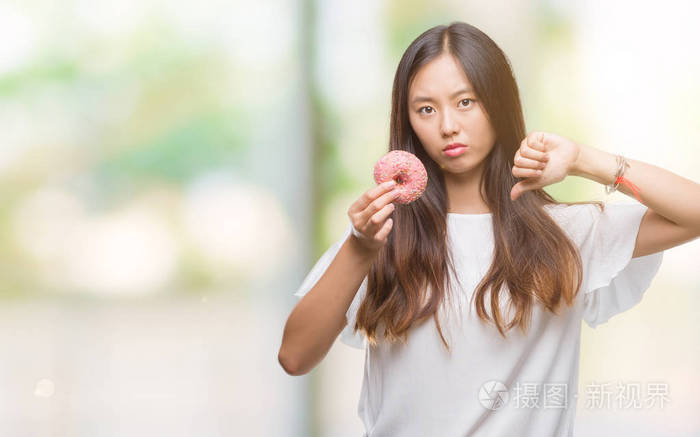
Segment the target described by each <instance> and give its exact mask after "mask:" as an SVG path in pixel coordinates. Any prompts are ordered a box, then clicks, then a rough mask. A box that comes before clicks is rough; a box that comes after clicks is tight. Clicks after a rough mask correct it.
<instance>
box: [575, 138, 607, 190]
mask: <svg viewBox="0 0 700 437" xmlns="http://www.w3.org/2000/svg"><path fill="white" fill-rule="evenodd" d="M578 146H579V153H578V156H577V157H576V160H575V161H574V163H573V164H572V166H571V169H570V170H569V174H570V175H573V176H580V177H584V178H586V179H590V180H592V181H596V182H598V183H601V184H603V185H608V184H612V183H613V182H615V174H616V172H617V160H616V158H615V155H613V154H612V153H608V152H606V151H604V150H600V149H596V148H594V147H591V146H586V145H584V144H579V145H578Z"/></svg>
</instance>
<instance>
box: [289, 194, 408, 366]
mask: <svg viewBox="0 0 700 437" xmlns="http://www.w3.org/2000/svg"><path fill="white" fill-rule="evenodd" d="M397 194H398V191H397V190H393V185H392V184H382V185H378V186H376V187H373V188H371V189H369V190H367V191H366V192H365V193H364V194H363V195H362V196H361V197H360V198H359V199H358V200H357V201H355V203H353V204H352V206H351V207H350V209H349V210H348V216H349V217H350V220H351V222H352V223H353V226H354V227H355V229H357V230H358V232H359V236H356V235H355V234H350V235H349V236H348V238H347V239H346V240H345V242H344V243H343V245H342V246H341V247H340V249H339V250H338V253H337V254H336V256H335V258H333V261H332V262H331V263H330V265H329V266H328V268H327V269H326V271H325V272H324V273H323V275H322V276H321V277H320V278H319V280H318V282H317V283H316V285H314V287H313V288H311V290H309V291H308V293H306V294H305V295H304V296H303V297H302V298H301V300H300V301H299V302H297V304H296V306H295V307H294V309H293V310H292V313H291V314H290V315H289V318H288V319H287V323H286V324H285V326H284V332H283V334H282V345H281V346H280V351H279V355H278V360H279V362H280V365H282V367H283V368H284V370H285V371H286V372H287V373H288V374H290V375H303V374H305V373H307V372H309V371H310V370H311V369H313V368H314V367H315V366H316V365H317V364H318V363H319V362H320V361H321V360H322V359H323V358H324V357H325V356H326V354H327V353H328V350H329V349H330V348H331V346H332V345H333V342H334V341H335V339H336V338H337V337H338V334H340V331H342V330H343V327H345V325H346V324H347V319H346V317H345V314H346V313H347V311H348V309H349V308H350V304H351V303H352V301H353V299H354V297H355V294H356V293H357V290H358V289H359V288H360V285H361V284H362V281H363V280H364V278H365V276H367V273H368V272H369V268H370V266H371V265H372V262H374V259H375V258H376V256H377V254H378V253H379V249H380V248H381V247H382V246H384V245H385V244H386V241H387V238H388V235H389V232H391V228H392V225H393V221H392V219H391V218H389V215H390V214H391V213H392V212H393V210H394V205H393V204H392V203H390V202H391V201H392V200H394V199H395V197H396V195H397ZM368 236H372V237H368Z"/></svg>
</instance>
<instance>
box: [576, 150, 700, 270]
mask: <svg viewBox="0 0 700 437" xmlns="http://www.w3.org/2000/svg"><path fill="white" fill-rule="evenodd" d="M627 162H629V164H630V167H629V168H628V169H627V171H626V172H625V175H624V176H625V178H626V179H628V180H629V181H631V182H632V183H633V184H635V185H636V186H637V187H639V190H640V193H639V194H640V196H641V199H642V203H643V204H644V205H646V206H647V207H648V208H649V210H648V211H647V213H646V214H644V217H643V218H642V222H641V224H640V226H639V234H638V235H637V241H636V244H635V248H634V254H633V257H639V256H645V255H649V254H652V253H656V252H660V251H662V250H666V249H670V248H672V247H675V246H678V245H680V244H683V243H686V242H688V241H691V240H694V239H696V238H697V237H698V236H700V185H699V184H697V183H696V182H693V181H691V180H689V179H686V178H684V177H681V176H679V175H677V174H675V173H672V172H670V171H668V170H665V169H663V168H660V167H657V166H655V165H652V164H648V163H646V162H643V161H638V160H634V159H629V158H628V159H627ZM616 168H617V163H616V161H615V155H613V154H611V153H608V152H605V151H603V150H599V149H596V148H593V147H590V146H584V145H580V153H579V154H578V158H577V159H576V161H575V163H574V166H573V168H572V172H571V174H573V175H576V176H582V177H585V178H588V179H591V180H593V181H596V182H599V183H601V184H609V183H612V182H613V180H614V179H615V171H616ZM618 191H620V192H622V193H624V194H626V195H628V196H630V197H632V196H633V192H632V190H630V189H629V188H628V187H627V186H626V185H623V184H620V185H619V186H618Z"/></svg>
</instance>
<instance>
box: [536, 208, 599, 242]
mask: <svg viewBox="0 0 700 437" xmlns="http://www.w3.org/2000/svg"><path fill="white" fill-rule="evenodd" d="M544 210H545V211H547V212H548V213H549V215H550V216H551V217H552V219H553V220H554V221H555V223H557V224H558V225H559V227H560V228H562V229H563V230H564V231H566V232H567V233H568V234H569V235H570V236H572V237H574V239H575V240H580V239H581V238H583V237H584V236H585V235H586V234H588V232H589V231H590V229H591V227H592V226H593V224H594V223H595V219H596V217H597V215H599V214H600V211H601V210H600V206H599V205H598V204H597V203H595V202H593V203H574V204H566V203H558V204H547V205H544Z"/></svg>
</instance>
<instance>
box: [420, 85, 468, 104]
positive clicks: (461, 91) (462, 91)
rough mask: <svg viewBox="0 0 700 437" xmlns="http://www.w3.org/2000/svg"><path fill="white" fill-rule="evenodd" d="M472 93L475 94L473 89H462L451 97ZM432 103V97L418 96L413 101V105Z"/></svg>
mask: <svg viewBox="0 0 700 437" xmlns="http://www.w3.org/2000/svg"><path fill="white" fill-rule="evenodd" d="M471 92H473V91H472V90H471V88H462V89H460V90H457V91H455V92H454V93H452V95H451V96H450V97H456V96H458V95H460V94H464V93H471ZM431 101H432V99H431V98H430V97H424V96H416V97H415V98H414V99H413V101H412V103H419V102H431Z"/></svg>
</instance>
